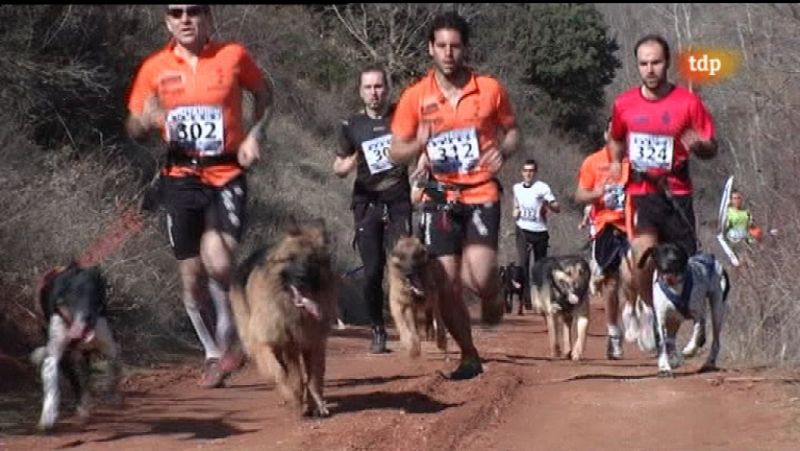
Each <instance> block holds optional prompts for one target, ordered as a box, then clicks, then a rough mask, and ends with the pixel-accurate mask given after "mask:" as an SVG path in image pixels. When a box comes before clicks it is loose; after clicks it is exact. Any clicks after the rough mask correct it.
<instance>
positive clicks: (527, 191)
mask: <svg viewBox="0 0 800 451" xmlns="http://www.w3.org/2000/svg"><path fill="white" fill-rule="evenodd" d="M514 199H515V200H516V202H517V206H518V207H519V218H518V219H517V227H519V228H520V229H523V230H528V231H530V232H546V231H547V217H546V216H545V214H543V212H544V209H545V208H546V207H545V206H544V204H545V203H546V202H547V203H550V202H555V200H556V197H555V196H554V195H553V191H552V190H551V189H550V186H549V185H548V184H547V183H544V182H542V181H539V180H537V181H535V182H533V184H532V185H531V186H529V187H527V188H526V187H525V185H523V183H522V182H519V183H517V184H515V185H514Z"/></svg>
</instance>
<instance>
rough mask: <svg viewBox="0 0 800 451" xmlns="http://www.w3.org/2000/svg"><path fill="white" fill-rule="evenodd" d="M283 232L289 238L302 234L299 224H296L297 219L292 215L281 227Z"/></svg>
mask: <svg viewBox="0 0 800 451" xmlns="http://www.w3.org/2000/svg"><path fill="white" fill-rule="evenodd" d="M283 227H284V230H285V231H286V233H287V234H288V235H289V236H298V235H300V234H302V233H303V231H302V230H301V229H300V224H298V222H297V218H295V217H294V215H289V217H288V218H287V219H286V224H285V225H284V226H283Z"/></svg>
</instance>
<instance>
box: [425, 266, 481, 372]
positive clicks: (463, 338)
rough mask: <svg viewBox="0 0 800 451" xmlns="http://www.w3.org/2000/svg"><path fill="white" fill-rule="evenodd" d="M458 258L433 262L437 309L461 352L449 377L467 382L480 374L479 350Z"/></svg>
mask: <svg viewBox="0 0 800 451" xmlns="http://www.w3.org/2000/svg"><path fill="white" fill-rule="evenodd" d="M460 266H461V258H460V257H458V256H455V255H446V256H441V257H438V258H437V259H436V264H435V265H434V268H435V275H436V280H439V281H440V283H439V308H440V310H441V313H442V319H443V320H444V324H445V326H446V327H447V330H448V332H450V335H452V336H453V339H454V340H455V342H456V344H458V347H459V348H460V349H461V363H460V365H459V367H458V369H456V371H454V372H453V373H452V374H451V378H453V379H470V378H472V377H475V376H477V375H478V374H480V373H481V372H482V371H483V369H482V367H481V365H480V357H479V356H478V350H477V349H476V348H475V345H474V343H473V341H472V327H471V325H470V316H469V310H467V306H466V304H465V303H464V298H463V295H464V292H463V288H462V284H461V280H460V277H459V276H458V275H459V273H460Z"/></svg>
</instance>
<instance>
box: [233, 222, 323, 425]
mask: <svg viewBox="0 0 800 451" xmlns="http://www.w3.org/2000/svg"><path fill="white" fill-rule="evenodd" d="M336 280H337V279H336V275H335V274H334V272H333V271H332V268H331V256H330V249H329V241H328V237H327V232H326V230H325V224H324V222H322V221H318V222H315V223H312V224H309V225H299V226H298V225H296V224H292V225H290V226H289V228H288V230H287V233H286V236H285V237H284V238H283V240H282V241H281V242H280V243H279V244H278V245H277V246H276V247H275V248H274V249H273V250H272V251H271V252H269V253H267V252H266V251H265V250H261V251H259V252H256V253H254V254H253V255H251V256H250V257H249V258H248V259H247V261H246V262H245V263H244V264H243V265H242V268H241V269H240V271H239V274H238V275H237V277H236V281H235V282H234V283H233V284H232V287H231V304H232V307H233V312H234V316H235V317H236V325H237V327H238V329H239V334H240V336H241V338H242V344H243V346H244V351H245V352H246V353H247V354H248V355H249V356H251V357H253V358H254V359H255V361H256V363H257V365H258V369H259V370H260V372H261V373H262V374H263V375H265V376H267V374H268V373H269V374H272V376H273V377H274V378H275V383H276V385H277V387H278V390H279V391H280V393H281V395H282V396H283V398H284V399H285V400H286V401H288V402H289V403H290V404H291V406H292V407H293V408H295V409H297V410H298V411H300V413H303V414H306V415H318V416H328V415H329V412H328V409H327V407H326V406H325V401H324V400H323V398H322V392H323V384H324V378H325V348H326V344H327V338H328V333H329V332H330V327H331V322H332V319H333V318H334V315H335V312H336V296H337V283H336Z"/></svg>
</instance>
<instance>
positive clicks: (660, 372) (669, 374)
mask: <svg viewBox="0 0 800 451" xmlns="http://www.w3.org/2000/svg"><path fill="white" fill-rule="evenodd" d="M658 377H664V378H674V377H675V374H673V373H672V370H658Z"/></svg>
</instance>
